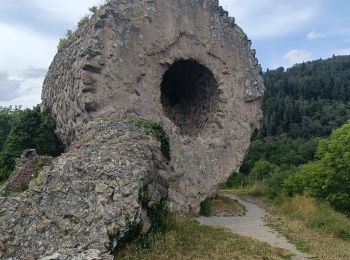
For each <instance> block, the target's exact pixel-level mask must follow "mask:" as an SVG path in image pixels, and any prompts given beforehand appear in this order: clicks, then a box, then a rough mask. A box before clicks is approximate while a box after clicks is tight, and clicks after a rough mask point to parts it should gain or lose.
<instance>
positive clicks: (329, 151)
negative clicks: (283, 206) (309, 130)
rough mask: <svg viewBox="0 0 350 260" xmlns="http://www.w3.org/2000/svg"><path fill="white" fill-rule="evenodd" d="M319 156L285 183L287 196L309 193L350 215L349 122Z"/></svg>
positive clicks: (324, 144) (325, 142)
mask: <svg viewBox="0 0 350 260" xmlns="http://www.w3.org/2000/svg"><path fill="white" fill-rule="evenodd" d="M317 156H318V158H319V160H318V161H316V162H313V163H309V164H306V165H304V166H303V167H301V169H300V171H298V172H297V173H295V174H294V175H292V176H290V177H289V178H288V179H287V180H286V183H285V185H284V186H285V190H286V192H287V193H288V194H289V195H293V194H302V193H308V194H310V195H311V196H314V197H316V198H323V199H325V200H326V201H328V202H329V203H331V205H332V206H334V207H335V208H336V209H337V210H341V211H343V212H347V213H350V121H349V122H348V123H346V124H345V125H344V126H342V127H341V128H339V129H336V130H335V131H334V132H333V134H332V135H331V137H330V138H328V139H324V140H321V141H320V143H319V146H318V149H317Z"/></svg>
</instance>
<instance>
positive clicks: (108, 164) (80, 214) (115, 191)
mask: <svg viewBox="0 0 350 260" xmlns="http://www.w3.org/2000/svg"><path fill="white" fill-rule="evenodd" d="M167 170H168V166H167V164H166V163H164V162H163V158H162V155H161V152H160V144H159V142H158V141H155V140H153V139H152V138H151V137H150V136H147V135H145V134H144V133H143V132H142V131H141V130H139V129H137V128H136V127H135V126H133V125H131V124H129V123H125V122H102V121H98V122H90V123H88V124H87V125H86V126H85V128H84V134H83V135H82V136H81V137H80V138H79V139H78V140H77V141H75V142H74V143H73V144H72V145H71V146H70V148H69V150H68V152H67V153H65V154H63V155H62V156H60V157H58V158H56V159H54V161H53V164H52V165H51V166H50V167H44V169H43V170H42V171H41V172H40V174H39V176H38V177H37V178H36V179H33V180H32V181H31V183H30V186H29V190H28V191H26V192H24V193H21V194H17V195H16V196H10V197H6V198H5V197H0V205H1V207H0V259H19V260H22V259H62V260H63V259H82V260H86V259H113V258H112V257H111V256H110V255H109V254H108V250H107V247H111V246H112V247H113V246H116V243H117V240H116V239H111V238H112V237H113V238H117V237H122V236H123V235H124V234H125V232H127V231H128V229H129V227H130V223H132V222H135V223H139V222H140V221H141V219H142V217H143V218H145V219H146V221H147V220H148V217H147V214H146V212H145V211H144V210H143V209H142V205H141V202H140V194H139V192H140V189H141V188H142V187H143V188H146V189H147V190H148V193H149V194H150V198H151V200H150V203H156V202H157V201H158V200H159V199H160V198H162V197H166V196H167V188H168V187H167V186H166V183H167V181H166V179H167V178H168V176H166V174H165V173H166V171H167ZM147 225H149V223H148V224H147ZM146 228H149V227H146Z"/></svg>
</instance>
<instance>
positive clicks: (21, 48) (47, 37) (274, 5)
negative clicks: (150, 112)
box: [0, 0, 350, 107]
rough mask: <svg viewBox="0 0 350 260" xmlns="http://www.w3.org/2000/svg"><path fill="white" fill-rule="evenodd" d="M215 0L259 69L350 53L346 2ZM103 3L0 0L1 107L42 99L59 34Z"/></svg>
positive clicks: (95, 0)
mask: <svg viewBox="0 0 350 260" xmlns="http://www.w3.org/2000/svg"><path fill="white" fill-rule="evenodd" d="M169 1H170V0H169ZM219 1H220V4H221V5H222V6H223V7H224V9H226V10H227V11H229V15H230V16H233V17H235V19H236V23H237V24H238V25H240V26H241V27H242V28H243V30H244V31H245V32H246V34H247V35H248V38H249V39H251V40H252V42H253V48H255V49H256V51H257V58H258V59H259V62H260V63H261V65H262V67H263V69H264V70H266V69H267V68H268V69H275V68H278V67H281V66H283V67H285V68H287V67H290V66H292V65H294V64H296V63H301V62H304V61H310V60H315V59H319V58H322V59H325V58H328V57H331V56H332V55H333V54H335V55H347V54H350V26H349V24H350V15H348V12H349V10H350V1H346V0H293V1H291V0H219ZM102 2H103V0H0V35H1V40H0V106H10V105H12V106H15V105H21V106H22V107H32V106H34V105H36V104H39V103H40V102H41V100H40V95H41V88H42V83H43V80H44V77H45V74H46V72H47V69H48V67H49V66H50V63H51V62H52V60H53V57H54V55H55V54H56V52H57V43H58V40H59V38H61V37H63V36H64V35H65V33H66V31H67V29H74V28H76V24H77V22H78V21H79V20H80V18H82V17H83V16H84V15H85V14H87V13H88V8H89V7H91V6H93V5H98V4H101V3H102Z"/></svg>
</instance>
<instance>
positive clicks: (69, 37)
mask: <svg viewBox="0 0 350 260" xmlns="http://www.w3.org/2000/svg"><path fill="white" fill-rule="evenodd" d="M72 40H73V32H72V30H67V33H66V37H65V38H61V39H59V42H58V46H57V49H58V50H59V51H60V50H63V49H65V48H67V47H68V46H69V44H70V43H71V41H72Z"/></svg>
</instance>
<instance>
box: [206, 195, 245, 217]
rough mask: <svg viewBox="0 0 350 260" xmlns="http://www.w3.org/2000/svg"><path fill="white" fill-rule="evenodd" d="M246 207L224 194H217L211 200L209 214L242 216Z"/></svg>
mask: <svg viewBox="0 0 350 260" xmlns="http://www.w3.org/2000/svg"><path fill="white" fill-rule="evenodd" d="M245 213H246V208H245V207H244V206H242V205H241V204H239V203H238V202H237V201H235V200H232V199H229V198H227V197H225V196H221V195H220V196H217V197H216V198H214V199H213V200H212V201H211V215H212V216H222V217H232V216H244V215H245Z"/></svg>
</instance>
